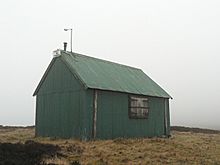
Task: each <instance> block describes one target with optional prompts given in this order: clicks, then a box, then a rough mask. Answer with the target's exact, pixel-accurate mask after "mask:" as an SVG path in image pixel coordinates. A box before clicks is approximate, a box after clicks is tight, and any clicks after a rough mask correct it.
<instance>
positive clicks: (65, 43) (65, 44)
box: [63, 42, 67, 51]
mask: <svg viewBox="0 0 220 165" xmlns="http://www.w3.org/2000/svg"><path fill="white" fill-rule="evenodd" d="M63 46H64V51H66V47H67V42H64V43H63Z"/></svg>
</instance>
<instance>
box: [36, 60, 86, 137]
mask: <svg viewBox="0 0 220 165" xmlns="http://www.w3.org/2000/svg"><path fill="white" fill-rule="evenodd" d="M85 98H86V93H85V90H84V88H82V85H81V84H80V83H79V81H78V80H77V79H76V78H75V77H74V76H73V75H72V74H71V73H70V71H69V70H68V68H67V67H66V66H65V64H63V62H62V61H61V60H60V59H59V58H58V59H56V60H55V62H54V64H53V66H52V67H51V69H50V71H49V73H48V75H47V77H46V79H45V80H44V82H43V84H42V86H41V88H40V90H39V92H38V94H37V105H36V106H37V111H36V135H37V136H54V137H65V138H68V137H75V138H81V135H83V134H85V133H86V132H85V130H84V129H83V127H84V123H83V122H84V120H85V119H84V117H85V115H84V114H85V108H86V107H85V105H86V103H85V100H86V99H85Z"/></svg>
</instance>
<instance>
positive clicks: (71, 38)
mask: <svg viewBox="0 0 220 165" xmlns="http://www.w3.org/2000/svg"><path fill="white" fill-rule="evenodd" d="M70 30H71V37H70V40H71V41H70V44H71V52H72V49H73V44H72V41H73V29H70Z"/></svg>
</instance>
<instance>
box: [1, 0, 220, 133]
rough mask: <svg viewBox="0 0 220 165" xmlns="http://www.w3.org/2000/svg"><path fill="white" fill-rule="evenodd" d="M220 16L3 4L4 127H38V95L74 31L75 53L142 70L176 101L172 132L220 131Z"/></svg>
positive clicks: (174, 4) (160, 9)
mask: <svg viewBox="0 0 220 165" xmlns="http://www.w3.org/2000/svg"><path fill="white" fill-rule="evenodd" d="M219 9H220V2H219V1H218V0H184V1H180V0H166V1H164V0H143V1H141V0H132V1H129V0H111V1H110V0H108V1H103V0H93V1H91V0H90V1H89V0H88V1H85V0H75V1H73V0H50V1H49V0H48V1H45V0H37V1H30V0H19V1H17V0H7V1H3V2H1V5H0V45H1V46H0V51H1V59H0V75H1V85H0V91H1V92H0V99H1V101H0V124H2V125H33V124H34V117H35V99H34V98H33V97H32V93H33V91H34V89H35V88H36V86H37V84H38V82H39V80H40V78H41V77H42V75H43V73H44V71H45V69H46V67H47V66H48V64H49V62H50V60H51V59H52V51H53V50H55V49H57V48H63V44H62V43H63V41H68V42H69V33H68V32H64V31H63V29H64V28H68V27H73V28H74V36H73V51H74V52H78V53H82V54H87V55H90V56H93V57H97V58H102V59H106V60H110V61H114V62H119V63H122V64H126V65H131V66H135V67H139V68H141V69H143V71H144V72H145V73H146V74H148V75H149V76H150V77H151V78H152V79H154V80H155V81H156V82H157V83H158V84H160V85H161V86H162V87H163V88H164V89H165V90H166V91H167V92H168V93H169V94H171V95H172V96H173V98H174V99H173V100H171V122H172V125H185V126H196V127H207V128H215V129H220V121H219V118H220V117H219V116H220V101H219V99H220V85H219V84H220V30H219V29H220V10H219ZM68 46H69V45H68ZM68 48H69V47H68Z"/></svg>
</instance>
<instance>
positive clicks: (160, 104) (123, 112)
mask: <svg viewBox="0 0 220 165" xmlns="http://www.w3.org/2000/svg"><path fill="white" fill-rule="evenodd" d="M128 98H129V95H128V94H124V93H116V92H107V91H99V92H98V114H97V138H99V139H111V138H117V137H152V136H162V135H164V134H165V130H164V126H165V125H164V110H165V108H164V98H156V97H148V98H149V106H150V111H149V116H148V119H130V118H129V116H128V105H129V103H128V100H129V99H128Z"/></svg>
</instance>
